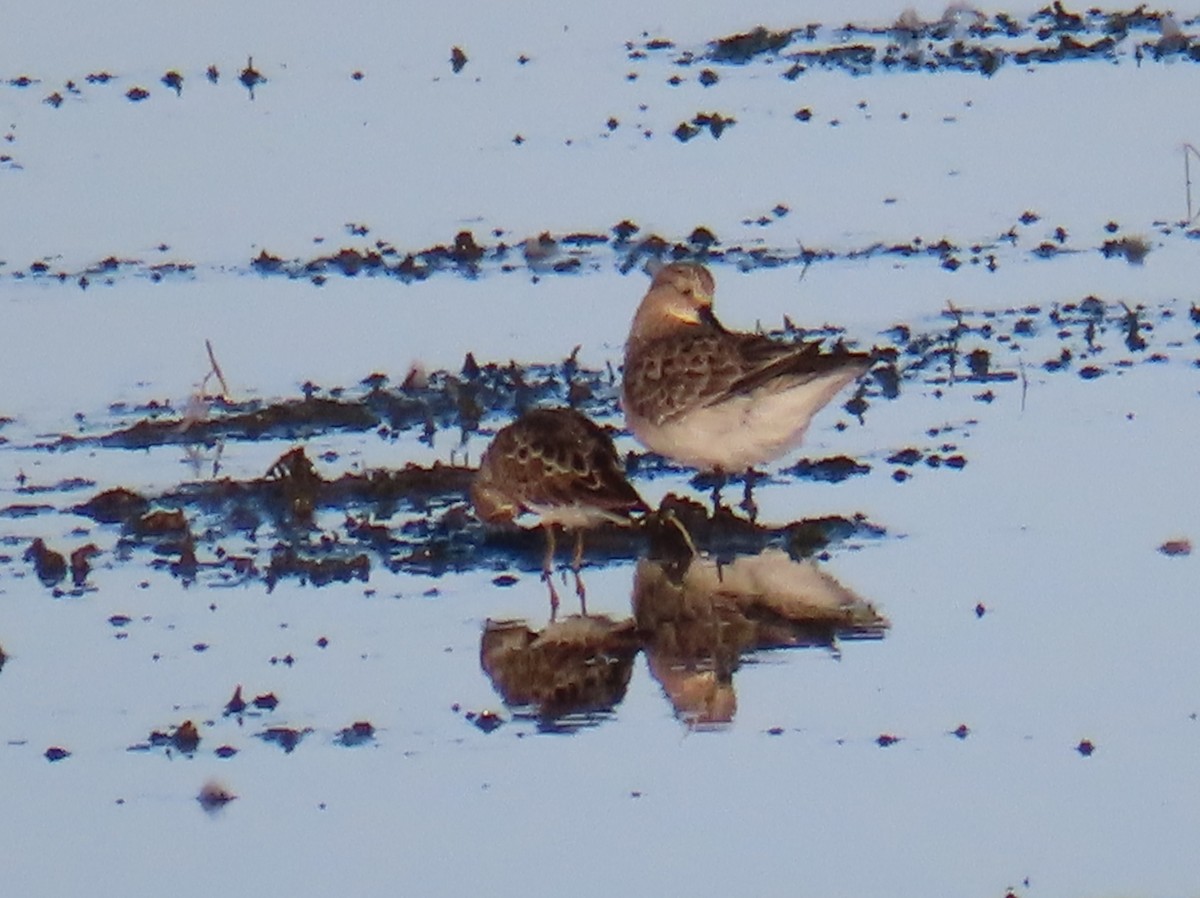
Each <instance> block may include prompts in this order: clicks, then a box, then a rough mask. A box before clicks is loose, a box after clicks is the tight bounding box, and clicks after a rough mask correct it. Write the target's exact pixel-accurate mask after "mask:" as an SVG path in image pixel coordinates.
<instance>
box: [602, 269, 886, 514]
mask: <svg viewBox="0 0 1200 898" xmlns="http://www.w3.org/2000/svg"><path fill="white" fill-rule="evenodd" d="M714 286H715V284H714V281H713V276H712V274H710V273H709V271H708V269H707V268H705V267H704V266H703V265H698V264H694V263H688V262H676V263H673V264H671V265H667V266H665V267H663V268H662V269H660V270H659V271H658V273H657V274H655V275H654V280H653V281H651V283H650V289H649V291H648V292H647V293H646V296H645V297H644V298H643V299H642V302H641V305H640V306H638V310H637V314H636V315H634V318H633V324H632V326H631V327H630V329H629V339H628V340H627V341H626V343H625V374H624V382H623V384H622V388H621V404H622V407H623V408H624V410H625V420H626V422H627V423H628V425H629V429H630V430H631V431H633V434H634V436H635V437H637V438H638V440H640V441H641V442H642V443H643V444H644V445H645V446H646V447H647V448H649V449H651V450H652V451H654V452H657V453H658V454H659V455H662V456H665V457H667V458H670V459H673V460H674V461H677V462H680V463H682V464H685V465H689V466H691V467H693V468H697V469H699V470H700V471H703V472H711V473H715V474H717V475H718V478H719V479H718V489H719V484H720V482H721V481H722V480H723V479H724V477H725V476H726V475H728V474H734V473H741V472H743V471H745V472H748V475H749V476H748V479H747V481H746V484H747V500H746V504H747V505H748V506H752V502H751V501H750V497H749V493H750V483H751V479H750V478H751V477H752V476H753V468H754V466H755V465H761V464H765V463H766V462H769V461H773V460H774V459H776V458H778V457H780V456H781V455H783V454H784V453H786V452H788V451H789V450H790V449H792V448H794V447H795V446H797V445H799V443H800V442H801V440H802V439H803V437H804V432H805V430H806V429H807V428H808V424H809V422H810V421H811V420H812V417H813V415H815V414H816V413H817V412H818V411H819V410H820V409H821V408H822V407H824V406H825V405H826V404H827V403H828V402H829V401H830V400H831V399H833V397H834V396H835V395H836V394H837V393H838V391H839V390H841V389H842V388H843V387H845V386H846V385H847V384H849V383H851V382H852V381H854V380H855V379H857V378H858V377H859V376H860V375H862V374H863V373H865V372H866V370H867V369H868V368H870V366H871V361H872V360H871V356H870V355H868V354H866V353H861V352H851V351H849V350H847V349H844V348H842V347H840V346H839V347H836V348H834V349H831V350H822V349H821V347H820V345H819V344H818V343H815V342H811V343H799V344H794V343H785V342H782V341H779V340H773V339H771V338H770V337H767V336H766V335H764V334H752V333H739V332H736V331H730V330H727V329H726V328H725V327H724V326H723V325H722V324H721V323H720V322H719V321H718V320H717V318H716V316H715V315H714V314H713V309H712V305H713V290H714Z"/></svg>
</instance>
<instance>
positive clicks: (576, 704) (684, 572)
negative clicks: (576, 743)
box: [480, 521, 888, 729]
mask: <svg viewBox="0 0 1200 898" xmlns="http://www.w3.org/2000/svg"><path fill="white" fill-rule="evenodd" d="M658 523H660V524H661V521H660V522H658ZM651 526H654V525H653V524H652V525H651ZM660 529H661V530H662V531H664V532H665V534H666V537H667V538H666V539H665V540H664V539H663V538H662V537H661V536H659V537H657V538H656V537H654V536H653V535H652V539H651V545H652V552H651V557H649V558H643V559H641V560H639V561H638V563H637V568H636V570H635V573H634V579H633V595H632V609H633V617H632V619H630V618H625V619H620V620H615V619H612V618H609V617H588V616H583V615H580V616H572V617H568V618H565V619H563V620H558V621H551V622H550V623H549V624H548V625H547V626H546V627H545V628H544V629H542V630H540V631H534V630H532V629H531V628H530V627H529V626H527V625H526V623H525V622H524V621H504V622H496V621H489V622H488V623H487V625H486V627H485V628H484V633H483V638H482V644H481V647H480V663H481V666H482V668H483V670H484V672H485V673H486V674H487V676H488V678H489V679H490V680H491V681H492V685H493V686H494V687H495V689H496V691H497V692H498V693H499V694H500V696H501V697H502V698H503V699H504V701H505V703H506V704H507V705H509V707H512V708H515V709H517V710H518V712H519V713H527V714H530V715H531V716H534V717H536V718H537V719H539V720H540V721H541V722H542V724H543V726H550V727H552V728H553V727H554V726H555V721H558V720H566V721H568V723H567V726H569V727H570V726H574V725H578V723H579V722H580V721H585V722H597V721H598V720H601V719H605V718H606V717H607V716H608V715H609V712H611V711H612V710H613V709H614V708H615V707H616V706H617V705H618V704H619V703H620V702H621V701H622V700H623V698H624V696H625V691H626V689H627V687H628V684H629V679H630V674H631V672H632V668H633V661H634V658H635V657H636V655H637V653H638V652H639V651H645V653H646V659H647V665H648V668H649V670H650V673H651V675H652V676H653V677H654V678H655V679H656V680H657V681H658V682H659V684H660V685H661V686H662V689H663V692H664V693H665V695H666V697H667V699H668V700H669V701H670V702H671V705H672V707H673V709H674V713H675V715H676V716H677V717H678V718H679V719H680V720H682V721H683V722H684V723H686V724H687V725H688V726H689V727H690V728H693V729H712V728H720V727H722V726H724V725H727V724H729V723H730V722H731V721H732V720H733V717H734V714H735V712H736V710H737V696H736V694H735V692H734V685H733V675H734V673H735V672H736V671H737V669H738V667H739V666H740V664H741V662H742V660H743V659H744V658H745V657H746V656H747V655H749V654H751V653H753V652H757V651H763V650H768V649H778V648H798V647H810V646H819V647H825V648H829V649H833V650H836V648H837V645H838V641H839V640H842V639H870V638H880V637H882V636H883V633H884V631H885V630H886V629H887V627H888V621H887V619H886V618H884V617H883V616H882V615H881V614H880V613H879V612H878V611H876V610H875V608H874V607H873V606H872V605H871V604H870V603H869V602H867V601H866V600H865V599H863V598H862V597H861V596H859V595H857V594H856V593H854V592H853V591H851V590H850V589H848V588H846V587H845V586H843V585H842V584H840V583H839V582H838V581H837V580H836V579H834V578H833V577H832V576H831V575H829V574H828V573H826V572H825V571H824V570H822V569H821V568H820V567H819V566H818V565H817V563H816V562H815V561H811V560H808V561H797V560H794V559H793V558H791V557H790V556H789V555H788V554H787V552H785V551H784V550H782V549H776V548H768V549H766V550H764V551H762V552H760V553H759V554H757V555H743V556H738V557H735V558H734V559H733V560H732V561H728V562H723V563H718V562H717V561H716V560H714V559H712V558H710V557H707V556H705V555H702V554H700V553H698V552H696V551H695V549H694V547H693V546H692V544H691V540H690V538H688V537H687V534H686V532H685V531H683V529H682V528H681V527H679V526H678V524H677V523H676V524H672V523H671V522H670V521H668V522H667V526H665V527H661V528H660ZM672 534H674V535H672ZM664 547H665V549H664Z"/></svg>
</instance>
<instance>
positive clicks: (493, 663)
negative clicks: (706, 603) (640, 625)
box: [479, 615, 640, 729]
mask: <svg viewBox="0 0 1200 898" xmlns="http://www.w3.org/2000/svg"><path fill="white" fill-rule="evenodd" d="M639 647H640V641H639V639H638V635H637V631H636V628H635V626H634V623H633V621H632V620H631V619H630V618H625V619H623V620H613V619H611V618H608V617H604V616H602V615H596V616H590V617H589V616H584V615H571V616H569V617H566V618H563V619H561V620H552V621H551V622H550V623H549V624H547V625H546V627H545V628H543V629H542V630H540V631H537V632H535V631H533V630H531V629H530V628H529V627H528V626H527V625H526V623H525V622H524V621H519V620H517V621H492V620H489V621H488V622H487V624H486V625H485V626H484V630H483V638H482V640H481V642H480V647H479V664H480V666H481V667H482V668H483V671H484V673H486V674H487V676H488V679H490V680H491V681H492V686H494V687H495V689H496V691H497V692H499V693H500V695H501V697H502V698H503V699H504V703H505V704H506V705H508V706H509V707H511V708H515V709H518V711H519V712H520V713H524V714H528V715H530V716H532V717H535V718H537V719H538V720H539V721H541V722H542V726H543V728H547V729H573V728H575V727H577V726H579V725H583V724H588V723H595V722H597V721H599V720H602V719H604V717H605V716H606V715H607V714H608V712H611V711H612V710H613V708H615V707H616V706H617V705H618V704H620V702H621V700H622V699H623V698H625V690H626V689H627V688H628V686H629V677H630V674H631V673H632V672H633V659H634V658H635V657H636V656H637V653H638V649H639Z"/></svg>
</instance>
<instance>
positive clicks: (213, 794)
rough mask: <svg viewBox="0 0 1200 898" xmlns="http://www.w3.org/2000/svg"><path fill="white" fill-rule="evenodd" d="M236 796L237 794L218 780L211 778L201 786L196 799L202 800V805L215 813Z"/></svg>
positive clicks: (208, 811) (209, 811)
mask: <svg viewBox="0 0 1200 898" xmlns="http://www.w3.org/2000/svg"><path fill="white" fill-rule="evenodd" d="M236 798H237V796H236V795H234V794H233V793H232V792H230V791H229V790H228V789H227V788H226V787H225V786H222V785H221V784H220V783H218V782H217V781H216V780H209V781H208V782H206V783H205V784H204V785H203V786H202V787H201V788H200V792H199V794H198V795H197V796H196V801H198V802H200V807H202V808H203V809H204V810H205V811H206V812H207V813H209V814H215V813H216V812H217V811H219V810H221V808H223V807H225V805H227V804H229V802H231V801H233V800H234V799H236Z"/></svg>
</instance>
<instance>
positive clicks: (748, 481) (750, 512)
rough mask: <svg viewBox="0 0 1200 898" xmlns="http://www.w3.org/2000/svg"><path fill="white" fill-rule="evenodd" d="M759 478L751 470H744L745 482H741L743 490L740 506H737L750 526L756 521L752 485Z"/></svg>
mask: <svg viewBox="0 0 1200 898" xmlns="http://www.w3.org/2000/svg"><path fill="white" fill-rule="evenodd" d="M760 476H761V475H760V474H759V473H758V472H757V471H755V470H754V469H753V468H747V469H746V475H745V480H744V481H743V485H744V487H745V490H744V492H743V493H742V501H741V504H740V505H739V506H738V507H739V508H741V509H742V511H744V512H746V515H747V516H748V517H749V518H750V523H751V524H753V523H755V522H756V521H757V520H758V503H757V502H755V501H754V484H755V483H757V482H758V479H759V477H760Z"/></svg>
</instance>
